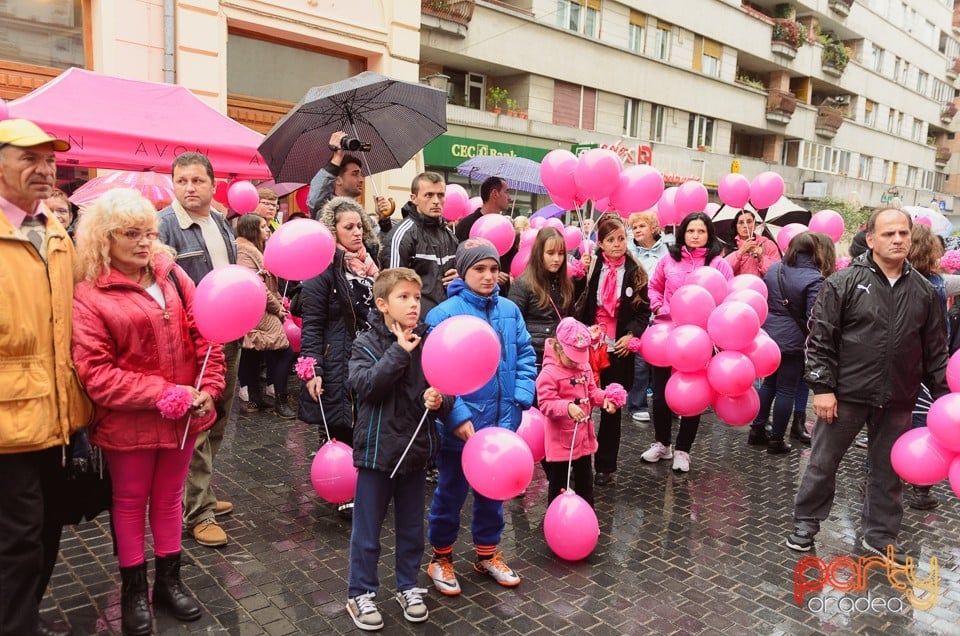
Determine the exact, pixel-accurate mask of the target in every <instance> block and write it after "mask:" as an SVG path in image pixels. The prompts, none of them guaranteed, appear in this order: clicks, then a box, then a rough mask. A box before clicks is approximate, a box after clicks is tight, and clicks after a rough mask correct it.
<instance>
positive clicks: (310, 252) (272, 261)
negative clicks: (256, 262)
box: [263, 219, 336, 280]
mask: <svg viewBox="0 0 960 636" xmlns="http://www.w3.org/2000/svg"><path fill="white" fill-rule="evenodd" d="M334 251H336V243H335V242H334V240H333V234H331V233H330V230H328V229H327V226H325V225H324V224H323V223H320V222H319V221H314V220H312V219H294V220H292V221H287V222H286V223H284V224H283V225H281V226H280V227H279V228H277V231H276V232H274V233H273V234H272V235H271V236H270V238H269V239H267V247H266V248H265V249H264V250H263V267H264V269H266V270H267V271H268V272H271V273H273V274H276V275H277V276H279V277H280V278H285V279H287V280H307V279H309V278H313V277H314V276H319V275H320V274H321V273H322V272H323V270H325V269H327V266H329V265H330V263H331V262H332V261H333V253H334Z"/></svg>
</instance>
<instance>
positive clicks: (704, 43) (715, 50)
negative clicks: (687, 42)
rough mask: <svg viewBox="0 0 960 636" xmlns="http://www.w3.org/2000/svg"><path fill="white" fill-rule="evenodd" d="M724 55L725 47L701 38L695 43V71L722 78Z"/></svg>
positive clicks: (695, 39) (695, 40)
mask: <svg viewBox="0 0 960 636" xmlns="http://www.w3.org/2000/svg"><path fill="white" fill-rule="evenodd" d="M721 55H723V45H721V44H720V43H719V42H714V41H713V40H708V39H707V38H704V37H700V36H699V35H698V36H696V37H695V38H694V41H693V70H695V71H700V72H701V73H703V74H704V75H711V76H713V77H720V56H721Z"/></svg>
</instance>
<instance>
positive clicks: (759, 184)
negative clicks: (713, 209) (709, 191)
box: [717, 171, 784, 210]
mask: <svg viewBox="0 0 960 636" xmlns="http://www.w3.org/2000/svg"><path fill="white" fill-rule="evenodd" d="M783 188H784V186H783V177H781V176H780V175H779V174H777V173H776V172H769V171H768V172H761V173H760V174H758V175H757V176H755V177H754V178H753V181H750V180H749V179H747V178H746V177H745V176H743V175H742V174H740V173H737V172H731V173H729V174H726V175H724V176H723V177H721V178H720V181H719V182H718V183H717V195H718V196H719V197H720V200H721V201H723V203H724V204H726V205H729V206H730V207H731V208H742V207H744V206H745V205H746V204H747V202H749V203H751V204H752V205H753V207H754V208H756V209H757V210H762V209H763V208H769V207H770V206H771V205H773V204H774V203H776V202H777V201H779V200H780V197H782V196H783Z"/></svg>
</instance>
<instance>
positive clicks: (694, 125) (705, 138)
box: [687, 113, 713, 148]
mask: <svg viewBox="0 0 960 636" xmlns="http://www.w3.org/2000/svg"><path fill="white" fill-rule="evenodd" d="M700 147H711V148H712V147H713V119H711V118H710V117H704V116H703V115H694V114H693V113H691V114H690V119H689V122H688V124H687V148H700Z"/></svg>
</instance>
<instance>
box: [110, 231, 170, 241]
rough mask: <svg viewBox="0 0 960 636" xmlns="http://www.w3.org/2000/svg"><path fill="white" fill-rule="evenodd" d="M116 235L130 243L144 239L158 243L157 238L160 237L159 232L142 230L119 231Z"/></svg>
mask: <svg viewBox="0 0 960 636" xmlns="http://www.w3.org/2000/svg"><path fill="white" fill-rule="evenodd" d="M114 234H116V235H117V236H122V237H123V238H125V239H127V240H128V241H139V240H140V239H142V238H143V237H147V240H148V241H156V240H157V237H158V236H160V235H159V234H158V233H157V232H144V231H142V230H117V231H116V232H114Z"/></svg>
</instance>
